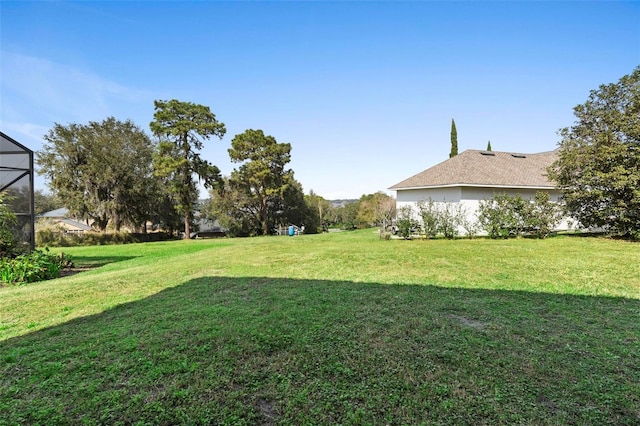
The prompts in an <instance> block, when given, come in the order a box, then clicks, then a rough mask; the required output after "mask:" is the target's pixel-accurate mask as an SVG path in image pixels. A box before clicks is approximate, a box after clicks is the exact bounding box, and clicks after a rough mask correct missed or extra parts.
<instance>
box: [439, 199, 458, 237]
mask: <svg viewBox="0 0 640 426" xmlns="http://www.w3.org/2000/svg"><path fill="white" fill-rule="evenodd" d="M463 216H464V215H463V211H462V206H461V205H460V204H457V203H442V205H441V206H440V212H439V214H438V232H440V233H441V234H442V235H444V237H445V238H448V239H450V240H452V239H454V238H455V237H457V236H458V225H461V224H462V220H463Z"/></svg>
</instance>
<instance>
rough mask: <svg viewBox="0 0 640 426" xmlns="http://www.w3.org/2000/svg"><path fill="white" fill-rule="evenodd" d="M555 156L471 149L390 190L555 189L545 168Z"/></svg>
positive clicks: (550, 153) (550, 154)
mask: <svg viewBox="0 0 640 426" xmlns="http://www.w3.org/2000/svg"><path fill="white" fill-rule="evenodd" d="M487 154H489V155H487ZM556 159H557V153H556V152H555V151H548V152H541V153H539V154H513V153H510V152H499V151H492V152H486V151H479V150H473V149H470V150H466V151H464V152H462V153H461V154H459V155H456V156H455V157H453V158H449V159H448V160H446V161H443V162H442V163H439V164H436V165H435V166H433V167H431V168H429V169H427V170H425V171H423V172H420V173H418V174H417V175H414V176H411V177H410V178H408V179H405V180H403V181H402V182H399V183H397V184H395V185H393V186H392V187H390V188H389V189H392V190H398V189H411V188H430V187H441V186H498V187H517V188H521V187H532V188H554V187H555V184H554V183H553V182H551V181H550V180H549V179H548V178H547V176H546V174H547V170H546V169H547V167H549V166H550V165H551V164H552V163H553V162H554V161H555V160H556Z"/></svg>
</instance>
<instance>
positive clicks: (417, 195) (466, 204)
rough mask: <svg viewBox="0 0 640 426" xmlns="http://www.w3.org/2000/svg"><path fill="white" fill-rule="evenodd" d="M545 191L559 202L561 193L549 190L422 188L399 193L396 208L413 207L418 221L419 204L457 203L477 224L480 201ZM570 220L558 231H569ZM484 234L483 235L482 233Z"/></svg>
mask: <svg viewBox="0 0 640 426" xmlns="http://www.w3.org/2000/svg"><path fill="white" fill-rule="evenodd" d="M538 191H545V192H548V193H549V198H550V200H551V201H555V202H557V201H558V200H559V198H560V195H561V193H560V191H557V190H549V189H535V188H493V187H492V188H488V187H459V186H458V187H448V188H422V189H405V190H399V191H397V195H396V207H397V208H398V209H400V208H402V207H404V206H411V208H412V209H413V211H414V215H415V217H416V219H419V216H418V206H417V204H418V202H419V201H422V200H428V199H429V198H431V199H432V200H433V201H434V202H436V203H438V202H455V203H459V204H460V205H461V206H462V208H463V210H464V212H465V214H466V216H467V220H469V221H473V222H477V216H476V212H477V211H478V208H479V207H480V201H482V200H489V199H491V198H493V196H494V194H504V193H506V194H509V195H512V196H515V195H517V194H520V196H521V197H522V198H525V199H532V198H533V197H534V196H535V194H536V192H538ZM570 222H571V221H570V220H567V219H565V220H563V221H562V222H561V223H560V225H558V228H557V229H558V230H566V229H569V228H570V226H569V224H570ZM458 232H459V234H460V235H465V234H466V231H465V229H464V228H463V227H459V229H458ZM481 234H482V233H481Z"/></svg>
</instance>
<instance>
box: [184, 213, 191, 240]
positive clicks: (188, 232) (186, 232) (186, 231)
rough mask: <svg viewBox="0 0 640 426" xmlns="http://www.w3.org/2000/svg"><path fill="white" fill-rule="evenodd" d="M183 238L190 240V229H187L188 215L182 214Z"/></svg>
mask: <svg viewBox="0 0 640 426" xmlns="http://www.w3.org/2000/svg"><path fill="white" fill-rule="evenodd" d="M184 238H185V239H187V240H190V239H191V228H190V227H189V213H185V214H184Z"/></svg>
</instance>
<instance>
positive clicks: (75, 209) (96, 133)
mask: <svg viewBox="0 0 640 426" xmlns="http://www.w3.org/2000/svg"><path fill="white" fill-rule="evenodd" d="M44 140H45V144H44V149H43V150H41V151H39V152H37V153H36V163H37V165H38V166H39V172H40V173H42V174H44V176H45V178H46V179H47V180H48V182H49V187H50V189H51V190H52V192H53V194H54V195H56V196H57V197H58V198H59V199H60V200H61V201H62V203H63V204H64V205H65V207H67V208H68V209H69V211H70V212H71V213H72V214H74V215H76V216H78V217H82V218H84V219H88V220H90V221H91V222H92V223H93V225H94V226H95V227H96V228H98V229H100V230H105V229H106V227H107V224H108V223H109V222H111V223H112V224H113V226H114V227H115V229H116V230H119V229H120V226H121V225H122V224H123V223H129V224H131V225H137V226H139V225H141V223H142V222H143V221H144V220H145V219H147V218H148V210H149V209H148V205H149V203H150V202H151V200H152V194H150V192H149V190H148V188H149V186H150V181H151V180H152V179H153V176H152V154H153V150H154V146H153V143H152V142H151V140H150V139H149V137H148V136H147V135H146V134H145V133H144V132H143V131H142V130H141V129H140V128H139V127H138V126H136V125H135V124H134V123H133V122H131V121H129V120H127V121H124V122H122V121H119V120H116V119H115V118H113V117H109V118H107V119H105V120H103V121H102V122H94V121H92V122H89V123H88V124H76V123H72V124H69V125H67V126H63V125H61V124H58V123H56V124H55V125H54V127H53V129H51V130H50V131H49V133H47V134H46V135H45V136H44Z"/></svg>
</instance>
